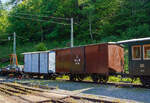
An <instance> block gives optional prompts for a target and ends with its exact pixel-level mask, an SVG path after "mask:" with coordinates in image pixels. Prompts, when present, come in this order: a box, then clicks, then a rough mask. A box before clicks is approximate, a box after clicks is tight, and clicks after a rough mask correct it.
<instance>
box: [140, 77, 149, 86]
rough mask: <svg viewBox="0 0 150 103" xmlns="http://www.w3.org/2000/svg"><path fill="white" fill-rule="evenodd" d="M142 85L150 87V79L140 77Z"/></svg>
mask: <svg viewBox="0 0 150 103" xmlns="http://www.w3.org/2000/svg"><path fill="white" fill-rule="evenodd" d="M140 80H141V83H142V84H143V86H149V87H150V77H146V76H142V77H140Z"/></svg>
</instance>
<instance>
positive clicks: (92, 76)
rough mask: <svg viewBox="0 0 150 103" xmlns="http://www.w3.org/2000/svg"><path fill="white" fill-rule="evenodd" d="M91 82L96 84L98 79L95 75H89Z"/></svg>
mask: <svg viewBox="0 0 150 103" xmlns="http://www.w3.org/2000/svg"><path fill="white" fill-rule="evenodd" d="M91 78H92V80H93V82H95V83H98V80H99V77H98V75H96V74H93V75H91Z"/></svg>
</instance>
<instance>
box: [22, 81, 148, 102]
mask: <svg viewBox="0 0 150 103" xmlns="http://www.w3.org/2000/svg"><path fill="white" fill-rule="evenodd" d="M21 82H25V83H27V82H29V83H33V84H40V85H46V86H53V87H56V88H59V89H62V90H69V91H73V92H74V93H84V94H92V95H97V96H109V97H115V98H121V99H130V100H135V101H139V102H142V103H150V89H144V88H117V87H115V86H110V85H109V86H108V85H107V86H106V85H101V84H94V83H79V82H70V81H61V80H56V81H53V80H21Z"/></svg>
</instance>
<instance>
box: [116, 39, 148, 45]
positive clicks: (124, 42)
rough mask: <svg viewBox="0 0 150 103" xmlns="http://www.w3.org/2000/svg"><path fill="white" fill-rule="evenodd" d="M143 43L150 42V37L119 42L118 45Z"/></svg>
mask: <svg viewBox="0 0 150 103" xmlns="http://www.w3.org/2000/svg"><path fill="white" fill-rule="evenodd" d="M143 41H150V37H148V38H139V39H130V40H123V41H118V42H116V44H129V43H134V42H143Z"/></svg>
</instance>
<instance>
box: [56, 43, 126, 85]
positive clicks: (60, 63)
mask: <svg viewBox="0 0 150 103" xmlns="http://www.w3.org/2000/svg"><path fill="white" fill-rule="evenodd" d="M123 65H124V50H123V48H122V47H121V46H119V45H115V44H112V43H104V44H95V45H88V46H81V47H74V48H67V49H59V50H56V73H69V74H70V79H71V80H75V79H78V80H82V79H83V78H84V77H85V76H87V75H90V76H91V77H92V79H93V80H94V81H95V82H98V81H100V82H101V81H103V82H104V81H107V79H108V78H107V77H108V75H109V73H115V72H122V71H123Z"/></svg>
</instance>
